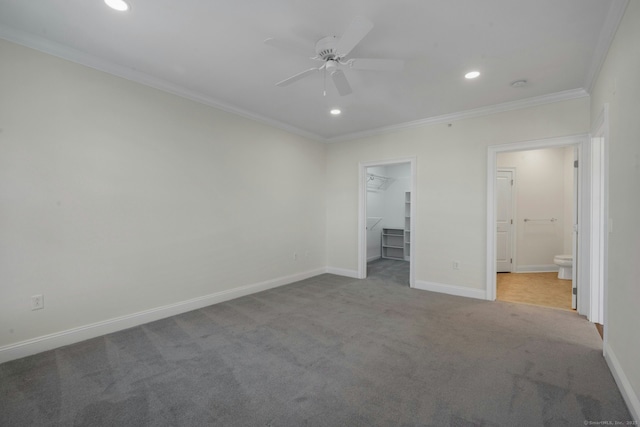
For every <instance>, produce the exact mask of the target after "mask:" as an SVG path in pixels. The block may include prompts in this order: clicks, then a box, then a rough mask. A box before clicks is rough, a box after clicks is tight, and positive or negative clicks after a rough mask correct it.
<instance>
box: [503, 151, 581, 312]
mask: <svg viewBox="0 0 640 427" xmlns="http://www.w3.org/2000/svg"><path fill="white" fill-rule="evenodd" d="M577 152H578V149H577V147H576V146H575V145H570V146H564V147H549V148H541V149H535V150H521V151H512V152H503V153H499V154H498V155H497V173H496V219H497V221H496V273H497V277H496V299H498V300H502V301H508V302H517V303H525V304H533V305H540V306H546V307H554V308H561V309H566V310H571V309H575V308H576V299H575V298H574V295H575V294H574V289H575V286H574V284H575V281H574V279H575V276H574V275H573V259H574V254H575V253H576V252H577V250H576V247H575V245H576V236H575V233H574V230H575V227H574V226H575V225H576V224H577V187H576V185H574V184H575V182H576V179H575V178H576V175H577V173H576V165H577V164H576V160H577Z"/></svg>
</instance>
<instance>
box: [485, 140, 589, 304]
mask: <svg viewBox="0 0 640 427" xmlns="http://www.w3.org/2000/svg"><path fill="white" fill-rule="evenodd" d="M588 142H589V138H588V136H587V135H571V136H565V137H558V138H549V139H541V140H534V141H522V142H512V143H508V144H500V145H491V146H489V147H488V149H487V254H486V256H487V258H486V274H487V276H486V285H487V286H486V298H487V299H488V300H491V301H493V300H495V299H496V265H495V260H496V223H495V221H496V220H495V218H496V206H495V204H496V173H497V169H498V168H497V156H498V153H503V152H510V151H524V150H539V149H542V148H553V147H565V146H570V145H576V146H578V148H579V152H580V156H581V157H580V159H581V161H582V160H583V158H584V156H585V155H586V154H585V150H588V145H589V144H588ZM583 169H584V167H583V166H582V165H581V167H580V171H579V175H580V183H579V186H578V193H579V194H578V199H579V200H583V201H584V200H586V201H587V202H586V203H588V197H589V195H588V192H587V191H586V188H587V187H588V185H585V184H586V180H587V179H588V174H586V173H584V171H583ZM587 206H588V205H587ZM584 208H585V206H584V204H583V205H582V206H581V209H580V211H581V212H582V211H584ZM581 215H582V213H581ZM581 219H583V221H581V222H580V223H579V225H578V226H579V230H578V253H577V254H574V256H575V257H577V259H578V260H579V261H581V262H578V266H579V267H578V268H580V272H579V275H578V277H579V280H578V288H579V289H578V296H580V292H587V291H588V289H589V278H588V263H587V262H586V260H587V259H588V253H589V239H588V238H584V234H587V233H588V232H589V227H588V221H587V220H586V219H585V218H583V217H581ZM578 308H580V307H578ZM578 313H580V314H583V312H581V311H578Z"/></svg>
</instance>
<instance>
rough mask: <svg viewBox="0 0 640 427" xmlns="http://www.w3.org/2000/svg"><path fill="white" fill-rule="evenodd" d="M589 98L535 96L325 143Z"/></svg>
mask: <svg viewBox="0 0 640 427" xmlns="http://www.w3.org/2000/svg"><path fill="white" fill-rule="evenodd" d="M586 96H589V94H588V93H587V91H585V90H584V89H572V90H565V91H562V92H556V93H551V94H548V95H541V96H536V97H533V98H527V99H522V100H519V101H511V102H503V103H501V104H494V105H488V106H486V107H480V108H474V109H472V110H464V111H459V112H457V113H451V114H443V115H441V116H434V117H428V118H425V119H420V120H414V121H411V122H405V123H400V124H397V125H391V126H384V127H380V128H377V129H371V130H366V131H362V132H353V133H349V134H346V135H341V136H336V137H333V138H327V139H326V140H325V142H328V143H331V142H342V141H350V140H352V139H360V138H366V137H370V136H374V135H380V134H385V133H391V132H397V131H400V130H405V129H411V128H417V127H422V126H428V125H433V124H436V123H449V122H453V121H457V120H463V119H471V118H475V117H482V116H487V115H490V114H496V113H502V112H506V111H512V110H520V109H523V108H530V107H536V106H539V105H544V104H551V103H554V102H560V101H568V100H571V99H577V98H584V97H586Z"/></svg>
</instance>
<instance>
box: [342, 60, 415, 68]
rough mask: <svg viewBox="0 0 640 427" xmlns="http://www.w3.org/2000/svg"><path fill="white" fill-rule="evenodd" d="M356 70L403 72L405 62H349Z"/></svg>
mask: <svg viewBox="0 0 640 427" xmlns="http://www.w3.org/2000/svg"><path fill="white" fill-rule="evenodd" d="M348 63H349V67H351V68H353V69H354V70H373V71H402V69H403V68H404V61H402V60H400V59H363V58H354V59H350V60H349V61H348Z"/></svg>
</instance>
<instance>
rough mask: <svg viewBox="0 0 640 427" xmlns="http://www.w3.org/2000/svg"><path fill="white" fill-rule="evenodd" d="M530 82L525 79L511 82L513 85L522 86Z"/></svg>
mask: <svg viewBox="0 0 640 427" xmlns="http://www.w3.org/2000/svg"><path fill="white" fill-rule="evenodd" d="M528 83H529V82H528V81H527V80H525V79H522V80H516V81H515V82H511V87H522V86H526V85H527V84H528Z"/></svg>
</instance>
